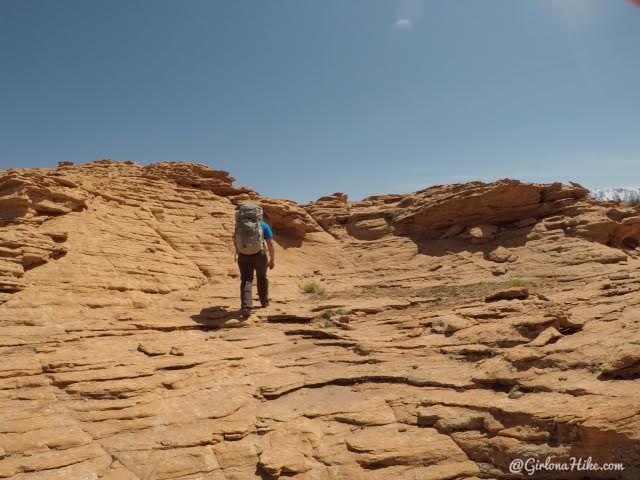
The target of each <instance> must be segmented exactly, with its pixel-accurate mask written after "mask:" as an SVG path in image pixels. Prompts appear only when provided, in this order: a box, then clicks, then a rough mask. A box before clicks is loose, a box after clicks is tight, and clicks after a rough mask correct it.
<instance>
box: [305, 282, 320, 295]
mask: <svg viewBox="0 0 640 480" xmlns="http://www.w3.org/2000/svg"><path fill="white" fill-rule="evenodd" d="M300 290H302V291H303V292H304V293H307V294H310V295H318V296H322V295H324V294H325V293H326V291H325V289H324V287H323V286H322V285H320V284H319V283H317V282H307V283H304V284H302V285H300Z"/></svg>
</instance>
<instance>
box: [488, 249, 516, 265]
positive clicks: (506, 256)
mask: <svg viewBox="0 0 640 480" xmlns="http://www.w3.org/2000/svg"><path fill="white" fill-rule="evenodd" d="M511 256H512V252H511V250H509V249H507V248H504V247H497V248H495V249H493V250H491V251H490V252H489V254H488V255H487V260H490V261H492V262H496V263H505V262H508V261H509V260H510V258H511Z"/></svg>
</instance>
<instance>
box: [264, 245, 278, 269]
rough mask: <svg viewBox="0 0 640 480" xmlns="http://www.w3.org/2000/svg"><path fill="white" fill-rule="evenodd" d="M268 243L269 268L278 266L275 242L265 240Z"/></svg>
mask: <svg viewBox="0 0 640 480" xmlns="http://www.w3.org/2000/svg"><path fill="white" fill-rule="evenodd" d="M265 241H266V242H267V250H269V268H273V267H275V265H276V257H275V249H274V248H273V240H270V239H269V240H265Z"/></svg>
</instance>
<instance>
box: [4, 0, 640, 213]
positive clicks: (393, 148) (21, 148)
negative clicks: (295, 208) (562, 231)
mask: <svg viewBox="0 0 640 480" xmlns="http://www.w3.org/2000/svg"><path fill="white" fill-rule="evenodd" d="M639 47H640V8H637V7H634V6H633V5H632V4H631V2H629V1H627V0H518V1H516V0H482V1H479V0H425V1H420V0H316V1H310V0H171V1H169V0H108V1H107V0H101V1H98V0H0V167H1V168H11V167H38V166H54V165H55V164H56V162H57V161H59V160H72V161H75V162H86V161H90V160H95V159H99V158H113V159H118V160H135V161H138V162H140V163H150V162H159V161H169V160H184V161H191V162H198V163H207V164H209V165H211V166H212V167H214V168H219V169H224V170H229V171H230V172H231V173H232V175H234V176H235V177H236V178H237V183H238V184H239V185H249V186H252V187H254V188H255V189H256V190H258V191H259V192H261V193H262V194H266V195H270V196H275V197H286V198H293V199H295V200H298V201H308V200H312V199H315V198H317V197H318V196H320V195H324V194H327V193H332V192H335V191H343V192H347V193H349V194H350V196H352V197H353V198H361V197H362V196H364V195H368V194H376V193H391V192H407V191H412V190H417V189H420V188H424V187H426V186H429V185H432V184H436V183H452V182H461V181H467V180H473V179H480V180H485V181H488V180H492V179H496V178H504V177H514V178H520V179H524V180H531V181H552V180H561V181H567V180H575V181H578V182H581V183H583V184H585V185H587V186H590V187H595V186H627V185H634V184H636V185H637V184H640V169H639V168H638V165H639V162H640V49H639Z"/></svg>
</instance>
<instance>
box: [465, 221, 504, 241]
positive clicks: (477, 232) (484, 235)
mask: <svg viewBox="0 0 640 480" xmlns="http://www.w3.org/2000/svg"><path fill="white" fill-rule="evenodd" d="M497 231H498V229H497V227H496V226H495V225H478V226H477V227H472V228H470V229H469V238H470V239H471V243H473V244H474V245H481V244H483V243H489V242H491V241H492V240H493V239H494V238H495V237H496V233H497Z"/></svg>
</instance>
